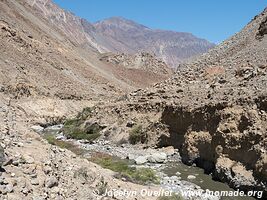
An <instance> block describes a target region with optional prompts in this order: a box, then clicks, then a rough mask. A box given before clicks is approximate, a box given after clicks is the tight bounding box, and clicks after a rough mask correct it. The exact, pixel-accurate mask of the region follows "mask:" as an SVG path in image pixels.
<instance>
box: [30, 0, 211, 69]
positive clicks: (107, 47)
mask: <svg viewBox="0 0 267 200" xmlns="http://www.w3.org/2000/svg"><path fill="white" fill-rule="evenodd" d="M28 3H29V5H30V6H31V7H33V8H35V9H36V11H37V12H38V14H39V15H42V17H43V18H46V20H48V21H49V22H50V23H51V24H53V25H55V26H56V27H57V28H58V29H60V30H61V31H62V32H63V33H65V35H66V36H67V37H68V39H69V40H71V41H72V42H74V43H75V44H76V45H79V46H83V47H90V48H94V49H95V50H97V51H99V52H100V53H107V52H113V53H129V54H135V53H138V52H148V53H151V54H155V55H156V56H157V57H158V58H160V59H161V60H162V61H164V62H165V63H167V64H168V65H169V66H171V67H174V68H176V67H177V65H178V64H179V63H181V62H183V61H185V60H187V59H189V58H191V57H195V56H197V55H200V54H202V53H205V52H207V51H208V50H209V49H210V48H212V47H214V46H215V45H214V44H212V43H210V42H208V41H206V40H204V39H199V38H197V37H195V36H194V35H192V34H191V33H184V32H174V31H164V30H153V29H150V28H148V27H145V26H143V25H141V24H138V23H136V22H134V21H131V20H127V19H124V18H122V17H111V18H109V19H105V20H103V21H99V22H96V23H90V22H88V21H87V20H85V19H80V18H79V17H77V16H75V15H73V14H72V13H70V12H67V11H65V10H63V9H61V8H59V7H58V6H57V5H55V4H54V3H53V2H52V1H51V0H49V1H44V0H38V1H32V0H28Z"/></svg>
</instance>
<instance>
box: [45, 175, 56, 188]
mask: <svg viewBox="0 0 267 200" xmlns="http://www.w3.org/2000/svg"><path fill="white" fill-rule="evenodd" d="M57 185H58V180H57V178H56V177H54V176H52V177H49V178H47V179H46V180H45V186H46V187H48V188H52V187H55V186H57Z"/></svg>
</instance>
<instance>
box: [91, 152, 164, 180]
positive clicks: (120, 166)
mask: <svg viewBox="0 0 267 200" xmlns="http://www.w3.org/2000/svg"><path fill="white" fill-rule="evenodd" d="M91 161H92V162H95V163H97V164H99V165H100V166H102V167H103V168H107V169H110V170H112V171H114V172H118V174H117V175H116V176H117V178H125V179H126V180H127V181H131V182H134V183H138V184H147V183H154V184H159V179H158V177H157V176H156V174H155V172H154V171H153V170H152V169H149V168H139V169H137V168H135V167H130V166H129V165H128V163H127V161H126V160H121V159H119V158H113V157H111V156H109V155H103V154H102V155H99V154H97V156H94V157H93V158H92V159H91Z"/></svg>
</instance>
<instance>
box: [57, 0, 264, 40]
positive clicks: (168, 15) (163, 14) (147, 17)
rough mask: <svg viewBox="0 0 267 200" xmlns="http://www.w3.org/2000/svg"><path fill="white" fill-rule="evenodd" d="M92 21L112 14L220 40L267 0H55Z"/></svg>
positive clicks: (155, 26) (251, 16) (238, 27)
mask: <svg viewBox="0 0 267 200" xmlns="http://www.w3.org/2000/svg"><path fill="white" fill-rule="evenodd" d="M54 2H55V3H57V4H58V5H60V6H61V7H63V8H65V9H67V10H69V11H71V12H73V13H74V14H76V15H77V16H79V17H82V18H85V19H87V20H88V21H90V22H96V21H98V20H102V19H105V18H109V17H112V16H121V17H124V18H127V19H131V20H134V21H136V22H138V23H140V24H143V25H145V26H148V27H150V28H156V29H165V30H173V31H182V32H191V33H193V34H194V35H196V36H198V37H201V38H204V39H207V40H209V41H211V42H214V43H219V42H221V41H223V40H225V39H227V38H228V37H229V36H231V35H233V34H234V33H236V32H238V31H239V30H241V29H242V27H243V26H245V25H246V24H247V23H248V22H249V21H250V20H251V19H252V18H253V17H254V16H255V15H257V14H258V13H260V12H261V11H263V9H264V8H265V7H267V0H54Z"/></svg>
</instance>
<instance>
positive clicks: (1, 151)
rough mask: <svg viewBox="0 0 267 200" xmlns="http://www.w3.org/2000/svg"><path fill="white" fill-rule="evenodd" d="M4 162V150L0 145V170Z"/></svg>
mask: <svg viewBox="0 0 267 200" xmlns="http://www.w3.org/2000/svg"><path fill="white" fill-rule="evenodd" d="M5 162H6V157H5V152H4V148H3V147H2V146H1V145H0V168H1V167H2V166H3V164H4V163H5Z"/></svg>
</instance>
